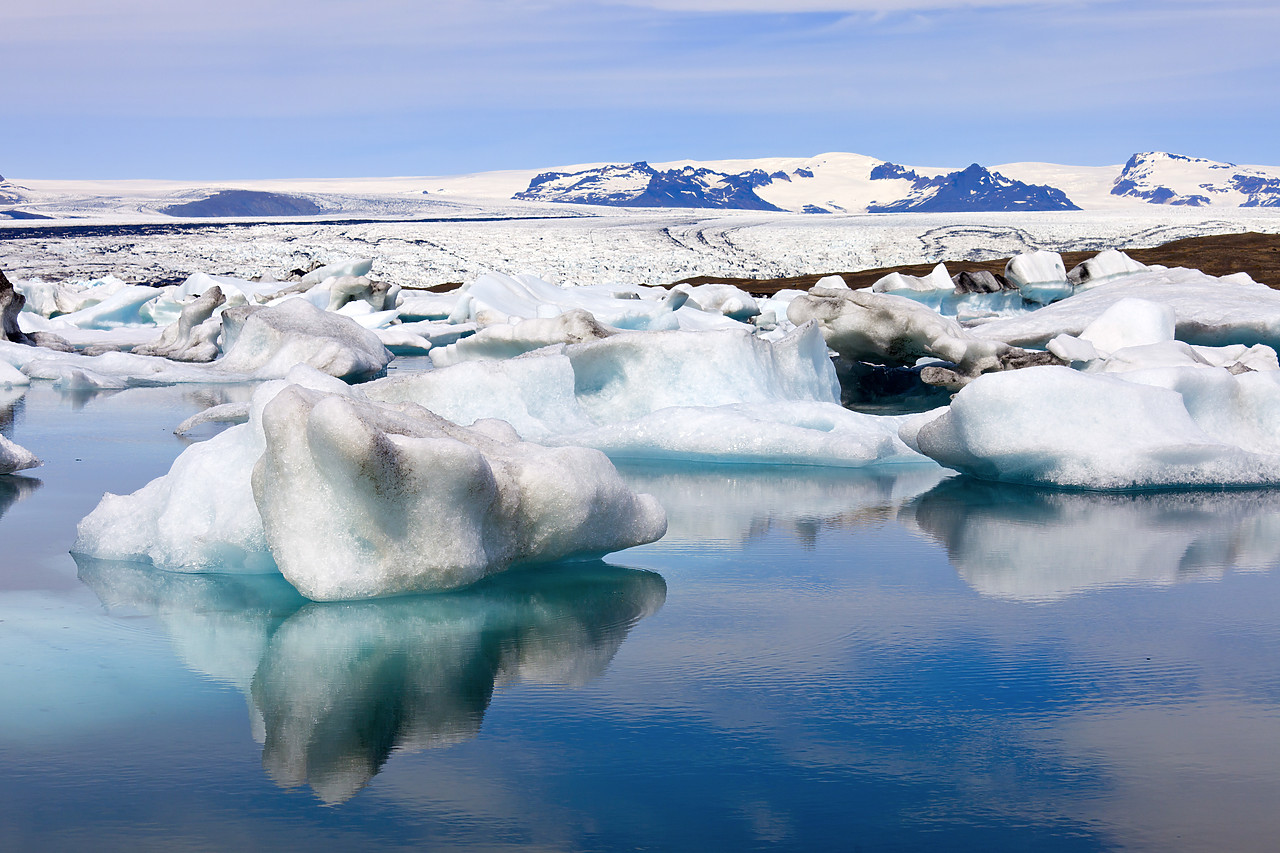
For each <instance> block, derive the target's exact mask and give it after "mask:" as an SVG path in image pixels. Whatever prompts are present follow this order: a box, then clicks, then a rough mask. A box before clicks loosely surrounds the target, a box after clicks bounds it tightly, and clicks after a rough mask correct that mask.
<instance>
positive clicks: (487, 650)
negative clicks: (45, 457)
mask: <svg viewBox="0 0 1280 853" xmlns="http://www.w3.org/2000/svg"><path fill="white" fill-rule="evenodd" d="M76 561H77V563H78V565H79V568H80V578H81V579H82V580H83V581H84V582H85V583H87V584H88V585H89V586H90V587H91V588H93V590H94V592H96V593H97V595H98V597H99V598H100V599H101V600H102V602H103V603H104V604H105V605H106V606H107V608H108V610H109V611H111V612H112V613H115V614H124V613H128V612H130V611H133V612H139V611H140V612H143V613H148V614H152V615H156V616H157V617H158V618H159V619H160V621H161V622H162V623H163V624H164V625H165V627H166V629H167V630H168V631H169V633H170V634H171V636H172V637H173V640H174V643H175V646H176V647H177V649H178V653H179V655H180V657H181V658H182V659H183V661H184V662H185V663H186V664H187V665H188V666H190V667H191V668H193V669H195V670H198V671H200V672H203V673H205V674H208V675H210V676H213V677H214V678H218V679H220V680H223V681H227V682H229V683H232V684H235V685H236V686H237V687H239V688H240V689H241V690H242V691H243V692H244V693H245V695H246V697H247V698H248V699H249V702H250V713H251V718H252V719H253V725H254V730H255V737H257V738H258V739H259V740H260V741H261V742H262V743H263V755H262V761H263V765H264V767H265V768H266V770H267V772H268V773H269V774H270V775H271V777H272V778H273V779H274V780H275V781H276V782H277V783H278V784H280V785H282V786H287V787H288V786H296V785H301V784H304V783H305V784H309V785H310V786H311V788H312V789H313V790H314V791H315V792H316V794H317V795H318V796H319V797H320V798H321V799H322V800H324V801H325V802H329V803H338V802H342V801H344V800H347V799H349V798H350V797H352V796H353V795H354V794H356V793H357V792H358V791H359V790H360V789H361V788H363V787H364V786H365V785H366V784H368V782H369V781H370V780H371V779H372V778H373V776H374V775H375V774H376V773H377V772H378V770H379V769H380V768H381V767H382V765H383V763H384V762H385V761H386V760H387V757H388V756H389V755H390V753H391V751H392V750H393V749H401V750H420V749H426V748H431V747H437V746H448V745H450V744H455V743H459V742H462V741H466V740H468V739H470V738H473V737H475V736H476V734H477V732H478V731H479V729H480V724H481V721H482V719H483V717H484V713H485V710H486V709H487V708H488V705H489V701H490V699H491V698H492V695H493V692H494V689H495V687H501V686H504V685H509V684H514V683H517V682H539V683H550V684H570V685H578V684H582V683H585V682H587V681H589V680H590V679H592V678H595V677H596V676H599V675H601V674H602V673H603V672H604V671H605V668H606V667H607V666H608V664H609V661H610V660H612V659H613V656H614V654H615V653H616V652H617V650H618V649H619V647H620V646H621V645H622V642H623V640H625V639H626V637H627V634H628V632H629V631H630V630H631V627H632V626H633V625H635V624H636V623H637V622H638V621H639V620H641V619H643V618H644V617H646V616H649V615H651V614H652V613H654V612H656V611H657V610H658V609H659V608H660V607H661V606H662V604H663V602H664V601H665V600H666V582H665V581H664V580H663V579H662V576H661V575H658V574H656V573H654V572H648V571H638V570H633V569H623V568H618V567H615V566H610V565H607V564H605V563H602V562H599V561H593V562H584V563H564V564H560V565H556V566H552V567H543V568H539V569H536V570H526V571H521V570H516V571H511V572H507V573H504V574H500V575H496V576H494V577H492V578H489V579H487V580H485V581H482V582H481V583H478V584H475V585H474V586H471V587H468V588H467V589H465V590H459V591H456V592H451V593H445V594H439V595H430V596H414V597H405V598H395V599H383V600H374V601H363V602H350V603H346V602H341V603H320V602H307V601H306V600H305V599H303V598H302V597H301V596H300V595H298V593H297V592H296V591H295V590H293V588H292V587H291V586H289V584H288V583H287V582H286V581H284V579H283V578H280V577H277V576H269V575H268V576H261V575H190V574H177V573H167V572H162V571H158V570H155V569H152V568H150V567H147V566H143V565H138V564H130V563H118V562H112V561H103V560H94V559H92V558H86V557H81V556H77V557H76Z"/></svg>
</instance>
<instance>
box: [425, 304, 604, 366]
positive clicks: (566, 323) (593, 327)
mask: <svg viewBox="0 0 1280 853" xmlns="http://www.w3.org/2000/svg"><path fill="white" fill-rule="evenodd" d="M611 334H614V332H612V331H611V330H609V329H607V328H605V327H604V326H602V325H600V324H599V323H598V322H596V318H595V317H593V316H591V314H589V313H587V312H586V311H583V310H582V309H581V308H571V309H569V310H568V311H566V312H564V313H563V314H561V315H559V316H558V317H548V318H535V319H531V320H519V321H518V322H515V323H497V324H494V325H492V326H486V327H484V328H483V329H480V330H479V331H477V332H476V333H475V334H474V335H470V336H468V337H465V338H461V339H459V340H458V341H456V342H455V343H452V344H449V345H447V346H444V347H437V348H435V349H434V350H433V351H432V352H431V363H432V364H434V365H435V366H436V367H448V366H449V365H451V364H458V363H460V362H463V361H468V360H483V361H499V360H502V359H507V358H514V357H515V356H518V355H522V354H524V353H526V352H531V351H533V350H535V349H541V348H542V347H546V346H552V345H554V344H578V343H583V342H584V341H593V340H602V339H604V338H607V337H609V336H610V335H611Z"/></svg>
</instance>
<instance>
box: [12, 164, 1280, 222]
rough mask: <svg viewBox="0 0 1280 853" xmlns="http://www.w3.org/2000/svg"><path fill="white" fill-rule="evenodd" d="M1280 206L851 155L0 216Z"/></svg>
mask: <svg viewBox="0 0 1280 853" xmlns="http://www.w3.org/2000/svg"><path fill="white" fill-rule="evenodd" d="M1153 204H1160V205H1180V206H1208V207H1217V208H1239V207H1280V167H1272V166H1237V165H1235V164H1233V163H1219V162H1215V161H1212V160H1205V159H1200V158H1193V157H1185V156H1182V155H1177V154H1165V153H1159V152H1154V153H1143V154H1135V155H1134V156H1133V157H1131V158H1130V159H1129V161H1128V162H1127V163H1125V164H1124V165H1123V166H1120V165H1116V166H1067V165H1059V164H1053V163H1007V164H1004V165H997V166H990V167H984V166H982V165H979V164H976V163H975V164H973V165H971V166H969V167H968V168H965V169H960V170H956V169H951V168H938V167H925V166H906V165H900V164H896V163H891V162H888V161H885V160H880V159H877V158H875V157H868V156H865V155H861V154H847V153H830V154H820V155H818V156H816V157H774V158H759V159H749V160H714V161H694V160H682V161H676V162H668V163H647V162H643V161H642V162H637V163H629V164H616V163H589V164H583V165H578V166H565V167H561V168H557V169H551V170H549V169H541V170H532V169H530V170H510V171H502V172H481V173H476V174H472V175H460V176H451V177H404V178H354V179H323V180H270V181H262V180H258V181H237V182H219V183H212V182H204V183H199V182H180V181H56V180H27V179H22V180H18V181H15V180H13V179H9V180H5V179H0V220H3V219H40V218H55V219H96V220H113V221H115V220H132V219H151V220H164V219H171V218H182V219H192V218H207V217H219V218H244V217H285V216H287V217H292V218H310V217H328V218H333V217H376V218H387V219H408V218H431V219H435V218H457V217H473V216H502V217H521V216H525V217H527V216H592V215H599V214H600V213H602V212H604V211H605V210H609V209H613V210H616V209H618V208H629V209H637V208H644V209H673V208H674V209H693V208H697V209H711V210H740V211H756V212H760V213H766V212H793V213H836V214H850V213H901V212H913V213H950V212H964V211H980V212H996V211H1013V212H1036V211H1069V210H1078V209H1082V210H1138V209H1144V208H1149V206H1150V205H1153Z"/></svg>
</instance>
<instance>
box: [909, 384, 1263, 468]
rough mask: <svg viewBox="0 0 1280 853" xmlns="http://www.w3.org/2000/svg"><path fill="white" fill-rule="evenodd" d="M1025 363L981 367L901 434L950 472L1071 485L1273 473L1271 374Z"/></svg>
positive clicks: (913, 421) (910, 443)
mask: <svg viewBox="0 0 1280 853" xmlns="http://www.w3.org/2000/svg"><path fill="white" fill-rule="evenodd" d="M1123 377H1124V378H1118V377H1117V376H1115V375H1094V374H1088V373H1081V372H1078V371H1075V370H1072V369H1070V368H1067V367H1053V366H1046V367H1033V368H1028V369H1026V370H1017V371H1010V372H1006V373H999V374H991V375H987V376H982V377H979V378H978V379H977V380H975V381H974V382H972V383H971V384H969V385H968V386H966V387H965V388H964V389H962V390H961V391H960V392H959V393H958V394H957V395H956V398H955V400H954V401H953V402H952V404H951V405H950V406H949V407H948V408H947V409H945V410H941V411H939V412H934V413H930V414H927V415H922V416H918V417H917V418H915V419H913V420H911V421H908V422H907V423H906V424H905V425H904V426H903V428H902V431H901V433H900V434H901V437H902V438H903V439H904V440H905V441H906V442H907V443H908V444H909V445H911V446H912V447H914V448H916V449H917V450H919V451H920V452H921V453H924V454H925V455H927V456H929V457H931V458H933V459H935V460H936V461H938V462H939V463H940V464H942V465H944V466H946V467H948V468H953V469H955V470H957V471H962V472H964V473H969V474H973V475H975V476H977V477H981V478H984V479H991V480H1005V481H1010V482H1019V483H1031V484H1042V485H1050V486H1059V487H1066V488H1080V489H1107V490H1118V489H1156V488H1213V487H1223V486H1236V487H1239V486H1260V485H1270V484H1273V483H1277V482H1280V427H1277V424H1280V417H1278V416H1280V373H1276V372H1255V371H1249V372H1245V373H1242V374H1239V375H1235V374H1233V373H1231V372H1229V371H1227V370H1225V369H1222V368H1214V367H1207V366H1206V367H1191V368H1187V367H1174V368H1149V369H1146V370H1140V371H1133V372H1130V373H1126V374H1123Z"/></svg>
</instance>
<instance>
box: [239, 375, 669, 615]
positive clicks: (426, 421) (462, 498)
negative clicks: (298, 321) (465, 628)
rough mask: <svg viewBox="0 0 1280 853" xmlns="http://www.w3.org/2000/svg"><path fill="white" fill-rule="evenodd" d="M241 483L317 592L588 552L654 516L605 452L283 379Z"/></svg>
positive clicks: (359, 590)
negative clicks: (261, 448)
mask: <svg viewBox="0 0 1280 853" xmlns="http://www.w3.org/2000/svg"><path fill="white" fill-rule="evenodd" d="M262 428H263V431H264V434H265V437H266V451H265V452H264V454H263V456H262V458H261V460H260V461H259V462H258V464H257V465H256V466H255V468H254V472H253V494H254V499H255V502H256V503H257V506H258V509H259V511H260V512H261V513H262V520H263V525H264V527H265V529H266V535H267V542H268V544H269V545H270V547H271V553H272V554H273V555H274V556H275V558H276V563H277V564H278V565H279V566H280V570H281V572H282V573H283V574H284V576H285V577H286V578H287V579H288V580H289V582H290V583H292V584H293V585H294V586H296V587H297V588H298V589H299V591H301V592H302V594H303V595H305V596H307V597H308V598H312V599H316V600H335V599H351V598H371V597H374V596H379V595H394V594H397V593H402V592H411V591H418V590H428V589H450V588H454V587H460V586H465V585H467V584H469V583H473V582H474V581H476V580H479V579H480V578H481V577H484V576H485V575H487V574H490V573H492V572H494V571H498V570H501V569H504V568H506V567H507V566H509V565H510V564H512V563H513V562H520V561H526V562H527V561H539V562H549V561H554V560H558V559H562V558H564V557H568V556H578V555H600V554H605V553H608V552H611V551H618V550H621V549H623V548H629V547H631V546H633V545H639V544H642V543H645V542H651V541H653V540H655V539H658V538H660V537H661V536H662V534H663V533H664V532H665V530H666V517H665V515H664V514H663V512H662V508H661V507H660V506H659V505H658V504H657V502H656V501H655V500H654V499H653V498H651V497H648V496H642V495H636V494H635V493H634V492H632V491H631V490H630V489H629V488H627V487H626V485H625V484H623V482H622V481H621V479H619V477H618V474H617V471H616V470H614V468H613V466H612V465H611V464H610V463H609V461H608V459H607V458H606V457H605V456H604V454H602V453H600V452H599V451H595V450H589V449H586V448H578V447H566V448H547V447H542V446H540V445H536V444H530V443H527V442H522V441H520V440H519V438H518V437H517V436H516V434H515V432H514V430H512V429H511V427H510V426H508V425H507V424H505V423H503V422H501V421H481V422H480V423H478V424H476V425H475V426H474V427H472V428H467V427H460V426H458V425H456V424H454V423H452V422H451V421H448V420H445V419H444V418H442V417H440V416H438V415H435V414H433V413H431V412H429V411H427V410H426V409H423V408H421V407H419V406H415V405H413V404H406V405H402V406H399V407H389V406H385V405H378V404H375V403H370V402H366V401H362V400H359V399H357V398H355V397H352V396H346V395H338V394H319V393H316V392H314V391H311V390H310V389H306V388H303V387H301V386H296V385H295V386H290V387H288V388H285V389H284V390H282V391H281V392H280V393H279V394H278V395H276V396H275V398H274V399H272V400H271V402H269V403H268V404H267V405H266V406H265V408H264V410H263V413H262Z"/></svg>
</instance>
